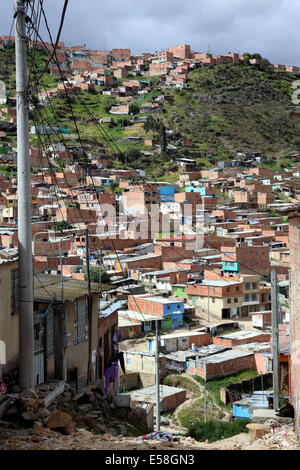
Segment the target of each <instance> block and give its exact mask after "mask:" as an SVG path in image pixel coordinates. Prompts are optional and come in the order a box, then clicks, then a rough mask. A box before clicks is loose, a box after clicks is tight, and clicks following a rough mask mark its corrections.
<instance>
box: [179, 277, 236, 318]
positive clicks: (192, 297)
mask: <svg viewBox="0 0 300 470" xmlns="http://www.w3.org/2000/svg"><path fill="white" fill-rule="evenodd" d="M185 292H186V294H187V298H188V303H189V304H190V305H193V306H196V307H200V308H201V309H202V312H206V313H207V314H208V308H209V315H210V318H211V319H212V318H213V319H218V320H222V319H229V318H238V317H240V316H241V308H242V304H243V284H242V283H241V282H239V281H235V282H232V281H225V280H206V279H204V280H203V281H202V282H201V283H200V284H186V286H185Z"/></svg>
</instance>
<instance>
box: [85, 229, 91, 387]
mask: <svg viewBox="0 0 300 470" xmlns="http://www.w3.org/2000/svg"><path fill="white" fill-rule="evenodd" d="M85 247H86V254H85V257H86V275H87V286H88V320H89V362H88V373H87V385H89V384H90V383H91V380H92V330H93V328H92V323H93V315H92V295H91V276H90V249H89V231H88V229H86V231H85Z"/></svg>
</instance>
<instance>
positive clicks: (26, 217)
mask: <svg viewBox="0 0 300 470" xmlns="http://www.w3.org/2000/svg"><path fill="white" fill-rule="evenodd" d="M26 3H27V1H25V0H15V3H14V5H15V36H16V95H17V103H16V105H17V142H18V250H19V266H18V270H19V384H20V388H21V390H26V389H34V344H33V324H34V322H33V262H32V245H31V244H32V230H31V195H30V160H29V118H28V101H27V97H26V87H27V64H26V28H25V4H26Z"/></svg>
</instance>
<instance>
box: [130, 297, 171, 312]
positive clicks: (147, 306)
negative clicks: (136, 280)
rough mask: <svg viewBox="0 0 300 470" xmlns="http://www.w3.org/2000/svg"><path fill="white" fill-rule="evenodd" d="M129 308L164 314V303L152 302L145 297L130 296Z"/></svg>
mask: <svg viewBox="0 0 300 470" xmlns="http://www.w3.org/2000/svg"><path fill="white" fill-rule="evenodd" d="M128 309H129V310H135V311H139V310H140V311H141V312H142V313H149V314H151V315H162V314H163V310H164V305H163V304H161V303H159V302H151V300H146V299H144V298H143V297H137V296H132V295H130V296H128Z"/></svg>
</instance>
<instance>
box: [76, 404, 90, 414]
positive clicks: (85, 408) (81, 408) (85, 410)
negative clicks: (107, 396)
mask: <svg viewBox="0 0 300 470" xmlns="http://www.w3.org/2000/svg"><path fill="white" fill-rule="evenodd" d="M92 409H93V405H88V404H86V405H79V406H78V411H80V413H88V412H89V411H91V410H92Z"/></svg>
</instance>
